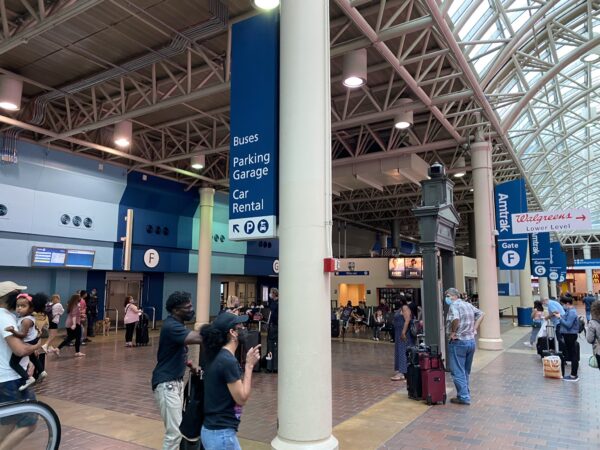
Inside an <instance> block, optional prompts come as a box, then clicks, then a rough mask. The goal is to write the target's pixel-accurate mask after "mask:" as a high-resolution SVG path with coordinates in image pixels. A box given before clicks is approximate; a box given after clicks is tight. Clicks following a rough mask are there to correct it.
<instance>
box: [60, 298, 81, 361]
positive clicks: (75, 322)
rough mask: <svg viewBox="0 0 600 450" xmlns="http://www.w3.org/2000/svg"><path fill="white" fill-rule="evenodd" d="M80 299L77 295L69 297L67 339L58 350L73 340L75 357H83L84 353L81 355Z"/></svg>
mask: <svg viewBox="0 0 600 450" xmlns="http://www.w3.org/2000/svg"><path fill="white" fill-rule="evenodd" d="M80 301H81V297H80V296H79V294H73V295H71V298H70V299H69V303H68V304H67V314H68V316H67V323H66V324H65V326H66V327H67V337H66V338H65V340H64V341H62V342H61V343H60V345H59V346H58V349H59V350H60V349H62V348H63V347H64V346H65V345H67V344H68V343H69V342H71V341H72V340H75V356H77V357H80V356H85V353H81V351H80V348H81V313H80V310H79V302H80Z"/></svg>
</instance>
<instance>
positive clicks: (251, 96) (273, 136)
mask: <svg viewBox="0 0 600 450" xmlns="http://www.w3.org/2000/svg"><path fill="white" fill-rule="evenodd" d="M231 33H232V37H231V39H232V44H231V45H232V48H231V55H232V56H231V99H230V105H231V119H230V120H231V130H230V144H229V239H231V240H249V239H266V238H274V237H277V229H276V227H277V206H278V205H277V202H278V195H277V194H278V187H277V183H278V173H277V168H278V162H277V159H278V158H277V157H278V149H279V16H278V15H277V14H266V13H265V14H259V15H257V16H254V17H252V18H250V19H247V20H244V21H241V22H238V23H236V24H234V25H233V26H232V27H231Z"/></svg>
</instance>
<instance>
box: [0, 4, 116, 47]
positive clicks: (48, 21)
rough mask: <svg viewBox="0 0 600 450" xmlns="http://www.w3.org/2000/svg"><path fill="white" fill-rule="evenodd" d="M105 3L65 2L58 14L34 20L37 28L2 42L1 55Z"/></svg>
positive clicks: (26, 30) (0, 45)
mask: <svg viewBox="0 0 600 450" xmlns="http://www.w3.org/2000/svg"><path fill="white" fill-rule="evenodd" d="M103 1H104V0H70V1H66V2H63V6H62V7H61V8H60V9H59V10H58V11H57V12H56V13H54V14H51V15H48V16H46V17H44V18H43V20H41V21H39V22H38V21H37V20H35V19H34V22H36V23H37V24H36V25H35V26H32V27H29V28H26V29H25V30H24V31H21V32H17V33H16V34H15V35H13V36H11V37H10V38H8V39H4V40H3V41H2V42H0V55H2V54H4V53H6V52H8V51H10V50H13V49H14V48H16V47H18V46H20V45H22V44H27V43H28V42H29V41H30V40H32V39H35V38H36V37H38V36H40V35H42V34H44V33H45V32H46V31H50V30H52V29H55V27H59V26H60V25H61V24H63V23H65V22H67V21H69V20H71V19H72V18H74V17H76V16H77V15H79V14H81V13H84V12H86V11H87V10H89V9H90V8H93V7H94V6H97V5H99V4H100V3H102V2H103ZM55 9H56V8H55Z"/></svg>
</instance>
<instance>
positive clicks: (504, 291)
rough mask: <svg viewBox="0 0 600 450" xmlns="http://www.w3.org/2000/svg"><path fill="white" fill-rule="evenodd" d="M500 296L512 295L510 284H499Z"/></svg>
mask: <svg viewBox="0 0 600 450" xmlns="http://www.w3.org/2000/svg"><path fill="white" fill-rule="evenodd" d="M498 295H503V296H508V295H510V284H508V283H498Z"/></svg>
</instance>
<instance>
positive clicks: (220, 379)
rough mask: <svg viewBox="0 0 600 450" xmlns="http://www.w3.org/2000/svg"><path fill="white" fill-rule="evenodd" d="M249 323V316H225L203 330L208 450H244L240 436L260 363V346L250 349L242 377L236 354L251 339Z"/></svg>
mask: <svg viewBox="0 0 600 450" xmlns="http://www.w3.org/2000/svg"><path fill="white" fill-rule="evenodd" d="M247 320H248V316H247V315H240V316H237V315H235V314H232V313H229V312H225V313H223V314H220V315H219V316H217V318H216V319H215V320H214V322H213V323H212V324H208V325H204V326H203V327H202V329H201V330H200V334H201V336H202V340H203V343H202V350H203V358H202V361H203V362H202V365H203V367H204V423H203V425H202V431H201V433H200V436H201V439H202V445H203V446H204V448H205V449H206V450H239V449H241V447H240V443H239V441H238V438H237V436H236V433H237V430H238V427H239V424H240V418H241V415H242V407H243V406H244V405H245V404H246V402H247V401H248V398H249V397H250V391H251V386H252V370H253V369H254V366H255V365H256V364H257V363H258V361H259V359H260V345H257V346H256V347H252V348H250V349H249V350H248V353H247V354H246V362H245V366H244V370H243V377H242V369H241V368H240V365H239V363H238V361H237V359H236V358H235V351H236V349H237V348H238V345H240V344H243V343H244V342H245V341H246V338H247V337H248V330H247V329H246V327H245V326H244V323H245V322H246V321H247Z"/></svg>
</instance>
